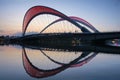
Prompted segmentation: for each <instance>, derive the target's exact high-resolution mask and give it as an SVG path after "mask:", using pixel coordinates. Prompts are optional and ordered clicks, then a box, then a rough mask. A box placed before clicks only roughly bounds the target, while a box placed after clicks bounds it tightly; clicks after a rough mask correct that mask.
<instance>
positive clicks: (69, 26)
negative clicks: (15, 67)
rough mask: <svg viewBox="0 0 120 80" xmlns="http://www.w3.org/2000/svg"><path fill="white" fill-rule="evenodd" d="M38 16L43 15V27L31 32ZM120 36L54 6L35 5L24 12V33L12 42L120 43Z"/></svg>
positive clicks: (30, 44)
mask: <svg viewBox="0 0 120 80" xmlns="http://www.w3.org/2000/svg"><path fill="white" fill-rule="evenodd" d="M37 16H40V17H38V18H39V22H41V23H42V24H41V23H40V24H39V25H38V27H40V29H41V28H42V29H41V30H40V31H39V32H37V33H36V34H30V35H27V30H28V29H29V27H33V26H31V24H32V22H35V21H34V20H35V19H36V17H37ZM45 16H46V17H45ZM51 17H53V18H51ZM56 17H57V18H56ZM43 19H45V21H43ZM42 21H43V22H42ZM37 22H38V21H37ZM39 22H38V23H39ZM42 25H43V27H42ZM36 26H37V25H36ZM33 29H34V28H32V29H31V30H33ZM54 29H55V30H54ZM28 32H29V30H28ZM119 39H120V32H100V31H99V30H97V29H96V28H95V27H94V26H93V25H92V24H90V23H89V22H88V21H86V20H84V19H82V18H79V17H76V16H67V15H65V14H63V13H61V12H59V11H57V10H55V9H52V8H50V7H46V6H34V7H32V8H30V9H29V10H28V11H27V12H26V14H25V16H24V19H23V27H22V37H19V38H18V37H17V38H13V39H11V43H16V44H21V45H24V46H25V45H28V46H38V45H40V46H43V47H48V46H49V47H53V46H56V47H60V46H62V47H63V46H64V47H70V46H89V45H95V46H106V45H107V46H111V45H113V46H114V44H120V41H119ZM115 47H116V46H115ZM117 47H118V46H117ZM115 50H116V49H115ZM118 52H119V51H118Z"/></svg>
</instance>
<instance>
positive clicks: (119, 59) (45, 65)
mask: <svg viewBox="0 0 120 80" xmlns="http://www.w3.org/2000/svg"><path fill="white" fill-rule="evenodd" d="M84 53H85V54H86V55H83V54H84ZM0 55H1V56H0V80H37V79H40V80H120V55H118V54H117V55H115V54H114V55H113V54H106V53H98V54H97V53H94V52H65V51H47V50H33V49H28V48H22V47H21V46H0ZM36 77H43V78H36Z"/></svg>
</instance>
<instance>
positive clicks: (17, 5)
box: [0, 0, 120, 35]
mask: <svg viewBox="0 0 120 80" xmlns="http://www.w3.org/2000/svg"><path fill="white" fill-rule="evenodd" d="M36 5H43V6H48V7H51V8H54V9H56V10H58V11H60V12H62V13H64V14H66V15H67V16H77V17H80V18H83V19H85V20H87V21H88V22H90V23H91V24H92V25H94V26H95V27H96V28H97V29H98V30H99V31H101V32H103V31H120V0H0V35H12V34H14V33H17V32H22V22H23V17H24V15H25V13H26V11H27V10H28V9H29V8H31V7H33V6H36Z"/></svg>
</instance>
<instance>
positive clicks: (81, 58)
mask: <svg viewBox="0 0 120 80" xmlns="http://www.w3.org/2000/svg"><path fill="white" fill-rule="evenodd" d="M39 51H40V54H43V56H45V57H46V58H45V60H44V61H46V59H48V60H49V61H51V62H53V63H54V64H52V63H51V64H48V66H51V65H55V64H56V65H57V67H54V66H53V67H50V68H49V69H43V68H41V67H37V66H36V65H34V63H32V61H31V57H28V55H29V53H27V52H26V49H25V48H24V47H23V53H22V59H23V65H24V68H25V70H26V72H27V73H28V74H29V75H30V76H32V77H35V78H45V77H49V76H53V75H56V74H58V73H60V72H62V71H64V70H65V69H67V68H70V67H72V68H73V67H80V66H82V65H84V64H86V63H87V62H89V61H90V60H91V59H92V58H94V57H95V56H96V55H97V53H94V52H93V53H91V52H69V53H66V52H65V51H62V52H56V53H54V52H53V53H54V54H53V53H48V54H47V53H45V51H43V50H39ZM51 52H52V51H51ZM34 54H36V53H34V52H33V54H31V55H34ZM52 55H56V56H55V57H53V56H52ZM57 55H59V56H57ZM69 55H71V57H70V58H68V56H69ZM38 56H40V55H38ZM43 56H42V57H43ZM61 56H65V57H61ZM56 57H57V58H56ZM66 57H67V58H66ZM68 59H69V60H68ZM41 60H42V59H40V58H39V61H40V62H41ZM49 61H48V62H49ZM33 62H34V61H33ZM44 63H45V62H41V63H39V65H44ZM46 64H47V63H46ZM48 66H47V67H48Z"/></svg>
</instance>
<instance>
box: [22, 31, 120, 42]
mask: <svg viewBox="0 0 120 80" xmlns="http://www.w3.org/2000/svg"><path fill="white" fill-rule="evenodd" d="M32 38H66V39H67V38H77V39H78V38H79V39H81V40H85V41H90V40H95V41H97V40H101V41H102V40H109V39H120V32H101V33H42V34H33V35H26V36H23V37H21V39H32Z"/></svg>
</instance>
